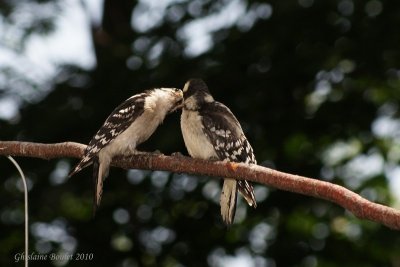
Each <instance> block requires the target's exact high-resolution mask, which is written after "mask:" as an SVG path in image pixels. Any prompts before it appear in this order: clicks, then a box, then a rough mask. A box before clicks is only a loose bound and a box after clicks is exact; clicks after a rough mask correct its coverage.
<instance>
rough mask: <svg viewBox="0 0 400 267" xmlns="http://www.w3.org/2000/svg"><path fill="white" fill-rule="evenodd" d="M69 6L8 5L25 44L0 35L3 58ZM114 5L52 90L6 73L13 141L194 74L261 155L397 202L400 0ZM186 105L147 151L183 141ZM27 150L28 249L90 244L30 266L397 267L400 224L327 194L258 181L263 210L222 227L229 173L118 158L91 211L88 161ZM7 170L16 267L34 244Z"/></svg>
mask: <svg viewBox="0 0 400 267" xmlns="http://www.w3.org/2000/svg"><path fill="white" fill-rule="evenodd" d="M72 2H73V1H67V4H66V3H63V1H56V0H53V1H39V0H37V1H34V0H32V1H27V0H24V1H3V2H1V4H0V14H1V19H2V27H3V28H2V29H3V30H4V31H6V32H8V33H10V31H11V32H18V33H20V34H21V35H20V37H21V36H22V37H21V38H15V40H14V41H15V42H14V43H13V44H14V45H13V44H12V43H11V44H10V43H9V42H8V43H6V42H4V40H5V39H4V38H3V39H1V38H0V39H1V40H2V41H3V42H2V44H1V46H2V49H3V52H4V51H5V50H10V51H11V50H12V51H14V52H15V51H16V52H17V53H20V52H21V53H23V51H24V47H25V42H26V40H27V38H29V37H30V36H46V35H51V34H52V32H53V31H56V30H57V24H56V23H55V20H56V19H57V14H59V13H58V12H62V11H63V10H64V9H65V8H67V6H68V3H72ZM76 2H78V1H76ZM88 2H89V1H81V2H79V3H81V4H82V8H86V9H87V8H88V7H87V6H85V5H84V4H85V3H88ZM43 7H45V8H46V9H44V10H47V12H41V13H40V14H39V15H37V16H32V17H29V16H28V17H27V16H26V12H27V11H26V10H28V13H29V10H32V14H34V10H37V9H38V8H39V9H40V8H43ZM30 8H31V9H30ZM103 8H104V11H103V16H102V21H101V24H96V23H93V24H92V25H91V33H92V35H91V36H89V38H90V40H91V42H92V44H93V49H94V55H95V57H96V65H95V67H94V68H93V69H89V70H88V69H84V68H81V67H79V66H76V65H73V64H69V65H65V64H64V65H62V64H61V65H59V66H57V72H56V74H55V76H54V77H52V78H51V79H50V80H49V81H48V83H47V84H41V83H40V82H35V81H32V79H31V78H30V77H29V76H28V72H29V71H28V72H26V73H24V72H19V71H16V70H15V69H13V67H4V66H3V67H0V75H1V77H0V81H1V83H0V99H1V98H2V97H3V99H4V98H6V97H13V98H14V99H18V101H17V103H18V104H19V110H18V116H15V117H14V118H11V119H9V120H7V119H4V120H0V131H1V136H0V138H1V139H2V140H21V141H34V142H62V141H76V142H81V143H87V142H88V141H89V140H90V138H91V137H92V135H93V134H94V133H95V132H96V130H97V129H98V127H99V126H100V125H101V124H102V123H103V121H104V119H105V118H106V116H107V115H108V114H109V113H110V112H111V111H112V110H113V108H114V107H115V106H117V105H118V104H119V103H120V102H122V101H123V100H124V99H126V98H127V97H129V96H130V95H132V94H134V93H137V92H139V91H141V90H144V89H147V88H149V87H156V86H173V87H181V86H183V84H184V83H185V81H186V80H187V79H189V78H193V77H199V78H203V79H204V80H205V81H206V82H207V83H208V85H209V87H210V91H211V92H212V93H213V95H214V96H215V98H216V99H217V100H219V101H221V102H224V103H225V104H227V105H228V106H229V107H230V108H231V109H232V110H233V112H234V113H235V114H236V116H237V117H238V119H239V120H240V121H241V123H242V126H243V128H244V130H245V132H246V134H247V136H248V138H249V140H250V142H251V143H252V145H253V147H254V150H255V153H256V156H257V159H258V162H259V163H260V164H262V165H265V166H268V167H272V168H276V169H278V170H280V171H285V172H290V173H294V174H299V175H305V176H310V177H315V178H317V179H323V180H327V181H330V182H334V183H337V184H341V185H344V186H346V187H348V188H350V189H351V190H354V191H356V192H358V193H360V194H361V195H363V196H364V197H366V198H368V199H370V200H372V201H376V202H380V203H383V204H386V205H389V206H395V207H399V193H398V192H399V190H400V189H399V183H400V182H399V180H400V168H399V166H398V164H399V160H400V149H399V148H400V120H399V118H398V117H399V100H400V90H399V85H400V69H399V66H400V35H399V34H398V26H399V25H400V16H399V14H400V13H399V12H400V3H399V2H398V1H385V0H369V1H359V0H341V1H333V0H325V1H322V0H298V1H294V0H287V1H277V0H271V1H263V0H254V1H250V0H236V1H235V0H233V1H228V0H218V1H209V0H196V1H174V0H170V1H159V2H157V1H150V0H148V1H146V0H141V1H137V2H135V1H130V0H121V1H111V0H105V1H104V4H103ZM18 12H19V13H18ZM24 12H25V13H24ZM18 14H20V15H21V14H22V15H21V16H18ZM24 14H25V15H24ZM87 14H89V12H87ZM24 20H25V22H26V21H28V22H29V23H28V24H26V23H24ZM199 25H200V26H199ZM0 31H1V29H0ZM4 36H6V35H3V37H4ZM7 36H9V35H7ZM8 40H9V39H8ZM70 41H71V42H73V41H74V40H70ZM65 45H68V44H67V43H66V44H65ZM199 47H200V48H199ZM0 53H2V52H0ZM27 66H28V69H27V70H29V64H28V65H27ZM21 84H22V85H23V90H21V89H20V87H18V88H19V89H18V90H16V89H15V88H16V87H15V86H16V85H21ZM46 88H47V89H46ZM37 94H39V97H32V95H37ZM29 96H30V97H29ZM179 115H180V114H179V113H175V114H172V115H171V116H169V117H168V118H167V119H166V120H165V122H164V124H163V125H162V126H160V128H159V129H158V131H157V132H156V133H155V134H154V136H152V137H151V138H150V140H149V141H148V142H146V144H144V145H143V146H142V150H148V151H153V150H156V149H159V150H161V151H162V152H164V153H166V154H169V153H171V152H175V151H180V152H183V153H186V150H185V147H184V144H183V140H182V137H181V133H180V126H179ZM18 162H19V163H20V164H21V166H22V167H23V169H24V171H25V172H26V175H27V176H28V177H29V180H30V188H31V189H30V192H29V194H30V196H29V197H30V218H31V219H30V220H31V227H30V230H31V233H30V234H31V239H30V246H31V251H32V252H35V253H37V254H40V253H41V254H47V255H49V254H51V253H59V254H60V255H63V254H70V253H73V254H74V255H77V253H83V254H85V253H89V254H90V253H93V255H94V258H93V259H92V260H88V261H77V260H73V261H64V262H62V261H61V262H60V261H59V262H54V261H32V262H31V266H123V267H128V266H166V267H173V266H400V256H399V255H400V254H399V251H400V236H399V234H398V233H397V232H394V231H392V230H390V229H387V228H386V227H384V226H381V225H378V224H376V223H372V222H368V221H362V220H358V219H356V218H354V216H353V215H351V214H349V213H348V212H346V211H344V210H343V209H342V208H340V207H338V206H336V205H333V204H331V203H328V202H326V201H322V200H319V199H313V198H309V197H305V196H301V195H296V194H292V193H288V192H283V191H279V190H275V189H273V188H268V189H266V188H264V187H262V186H259V185H256V193H257V197H258V198H259V199H260V201H259V206H258V208H257V209H256V210H253V209H250V208H247V207H246V206H245V204H244V203H240V204H239V206H238V211H237V222H236V223H235V224H234V225H233V226H231V227H230V228H228V229H227V228H226V227H225V226H224V225H223V224H222V222H221V219H220V217H219V206H218V197H219V191H218V190H219V187H220V183H219V181H218V180H215V179H213V178H209V177H199V178H197V177H191V176H188V175H185V174H172V173H165V172H142V171H139V170H131V171H128V172H127V171H124V170H120V169H111V171H110V176H109V178H108V179H107V180H106V182H105V192H104V197H103V200H102V205H101V207H100V209H99V211H98V213H97V214H96V217H95V218H92V217H91V205H92V204H91V203H92V199H91V197H92V180H91V170H90V168H88V169H87V170H85V171H82V173H80V174H78V175H76V177H72V178H71V179H67V178H66V175H67V173H68V171H69V170H70V168H71V166H72V165H73V164H75V163H76V160H73V159H59V160H51V161H43V160H38V159H29V158H19V159H18ZM0 166H1V169H0V177H1V179H2V183H3V186H1V187H0V203H1V204H0V225H1V229H2V231H1V232H0V265H2V266H22V263H21V262H19V263H15V261H14V255H15V254H16V253H19V252H22V250H23V214H22V211H23V198H22V193H21V189H20V188H21V187H20V183H19V181H18V176H17V172H16V171H15V170H14V169H13V168H12V167H11V165H10V164H9V163H8V162H7V160H6V159H5V158H4V159H2V160H1V164H0ZM234 262H235V263H236V264H237V265H234Z"/></svg>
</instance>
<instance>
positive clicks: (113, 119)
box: [69, 92, 146, 176]
mask: <svg viewBox="0 0 400 267" xmlns="http://www.w3.org/2000/svg"><path fill="white" fill-rule="evenodd" d="M142 94H146V92H145V93H142ZM142 94H137V95H134V96H132V97H130V98H128V99H127V100H125V101H124V102H123V103H121V104H120V105H119V106H118V107H117V108H115V109H114V111H113V112H112V113H111V114H110V115H109V116H108V118H107V119H106V121H105V122H104V124H103V126H102V127H101V128H100V129H99V130H98V131H97V133H96V134H95V136H93V138H92V140H91V141H90V142H89V145H88V146H87V147H86V149H85V154H84V156H83V158H82V159H81V161H80V162H79V163H78V164H77V165H76V167H75V168H74V169H73V170H72V171H71V173H70V174H69V176H72V175H74V174H75V173H77V172H79V171H80V170H82V169H83V168H85V167H87V166H89V165H90V164H91V163H92V159H93V157H94V156H95V155H97V153H98V152H99V151H100V149H102V148H103V147H105V146H106V145H108V144H109V143H110V142H111V141H113V140H114V139H115V138H116V137H117V136H118V135H120V134H121V133H122V132H124V131H125V130H126V129H127V128H128V127H129V126H130V125H131V124H132V123H133V122H134V121H135V120H136V118H137V117H138V116H140V115H141V114H142V113H143V112H144V98H143V95H142Z"/></svg>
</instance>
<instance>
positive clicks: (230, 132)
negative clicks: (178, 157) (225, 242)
mask: <svg viewBox="0 0 400 267" xmlns="http://www.w3.org/2000/svg"><path fill="white" fill-rule="evenodd" d="M183 93H184V105H183V109H182V116H181V129H182V135H183V138H184V141H185V145H186V148H187V150H188V152H189V154H190V155H191V156H192V157H194V158H201V159H214V160H225V161H232V162H244V163H251V164H257V161H256V158H255V156H254V153H253V148H252V147H251V145H250V143H249V142H248V140H247V138H246V136H245V135H244V133H243V130H242V128H241V126H240V123H239V122H238V120H237V119H236V117H235V116H234V115H233V113H232V112H231V111H230V109H229V108H228V107H226V106H225V105H224V104H222V103H220V102H217V101H215V100H214V98H213V97H212V96H211V94H210V93H209V91H208V88H207V85H206V84H205V83H204V82H203V81H202V80H197V79H194V80H189V81H188V82H187V83H186V84H185V87H184V89H183ZM237 190H239V192H240V193H241V194H242V195H243V196H244V198H245V199H246V201H247V203H248V204H249V205H250V206H253V207H256V206H257V203H256V200H255V196H254V189H253V186H252V185H251V184H250V183H249V182H248V181H246V180H241V181H236V180H234V179H229V178H226V179H225V180H224V185H223V188H222V192H221V200H220V204H221V215H222V218H223V220H224V222H225V223H226V224H231V223H232V222H233V219H234V215H235V209H236V195H237Z"/></svg>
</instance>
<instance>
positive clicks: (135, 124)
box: [70, 88, 183, 212]
mask: <svg viewBox="0 0 400 267" xmlns="http://www.w3.org/2000/svg"><path fill="white" fill-rule="evenodd" d="M182 101H183V98H182V91H181V90H180V89H176V88H156V89H152V90H148V91H145V92H143V93H140V94H137V95H134V96H132V97H130V98H128V99H127V100H125V101H124V102H123V103H121V104H120V105H119V106H118V107H117V108H116V109H115V110H114V111H113V112H112V113H111V114H110V115H109V116H108V118H107V119H106V121H105V122H104V124H103V126H102V127H101V128H100V129H99V130H98V131H97V133H96V134H95V136H94V137H93V138H92V140H91V141H90V142H89V145H88V146H87V147H86V150H85V154H84V156H83V158H82V159H81V161H80V162H79V163H78V164H77V165H76V167H75V168H74V169H73V170H72V171H71V173H70V176H72V175H74V174H76V173H77V172H79V171H81V170H82V169H83V168H85V167H87V166H89V165H90V164H92V163H93V176H94V186H95V190H94V212H95V210H96V208H97V207H98V206H99V204H100V200H101V195H102V188H103V180H104V179H105V177H107V175H108V170H109V166H110V163H111V160H112V158H113V157H114V156H116V155H132V154H135V153H137V150H136V147H137V146H138V145H139V144H141V143H143V142H144V141H146V140H147V139H148V138H149V137H150V136H151V135H152V134H153V132H154V131H155V130H156V128H157V127H158V125H159V124H160V123H161V122H162V121H163V120H164V118H165V116H166V115H167V114H168V113H170V112H172V111H174V110H175V109H177V108H179V107H180V106H181V105H182Z"/></svg>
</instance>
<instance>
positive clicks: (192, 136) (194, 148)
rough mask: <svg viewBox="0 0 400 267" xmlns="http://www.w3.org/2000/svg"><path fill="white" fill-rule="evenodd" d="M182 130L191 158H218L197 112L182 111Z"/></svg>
mask: <svg viewBox="0 0 400 267" xmlns="http://www.w3.org/2000/svg"><path fill="white" fill-rule="evenodd" d="M181 129H182V135H183V140H184V142H185V146H186V149H187V150H188V152H189V155H190V156H192V157H193V158H199V159H211V158H218V156H217V154H216V153H215V150H214V147H213V146H212V144H211V143H210V141H209V140H208V138H207V137H206V135H205V134H204V132H203V124H202V123H201V119H200V116H199V114H198V112H197V111H189V110H184V109H183V110H182V115H181Z"/></svg>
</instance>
